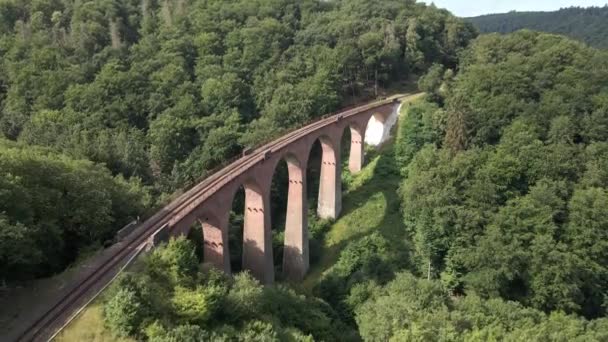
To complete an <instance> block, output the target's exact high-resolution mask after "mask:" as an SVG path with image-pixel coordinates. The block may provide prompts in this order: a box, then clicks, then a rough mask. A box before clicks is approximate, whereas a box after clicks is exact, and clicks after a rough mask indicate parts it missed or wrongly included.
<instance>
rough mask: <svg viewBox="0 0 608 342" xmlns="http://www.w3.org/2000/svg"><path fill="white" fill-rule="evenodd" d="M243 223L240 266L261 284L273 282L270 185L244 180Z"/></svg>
mask: <svg viewBox="0 0 608 342" xmlns="http://www.w3.org/2000/svg"><path fill="white" fill-rule="evenodd" d="M244 187H245V223H244V227H243V264H242V265H243V269H245V270H249V271H250V272H251V274H252V275H253V276H254V277H255V278H256V279H258V280H259V281H260V282H261V283H263V284H272V283H273V282H274V264H273V259H272V232H271V228H270V224H271V222H270V185H269V184H268V186H264V187H260V186H258V185H257V184H253V183H247V184H245V186H244Z"/></svg>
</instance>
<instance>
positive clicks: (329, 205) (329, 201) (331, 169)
mask: <svg viewBox="0 0 608 342" xmlns="http://www.w3.org/2000/svg"><path fill="white" fill-rule="evenodd" d="M319 140H320V141H321V148H322V150H323V156H322V158H321V179H320V182H319V203H318V207H317V214H318V215H319V217H320V218H324V219H334V220H335V219H336V218H338V216H339V215H340V211H341V210H342V175H341V165H340V139H339V138H336V139H334V141H333V142H332V140H331V139H330V138H328V137H322V138H320V139H319Z"/></svg>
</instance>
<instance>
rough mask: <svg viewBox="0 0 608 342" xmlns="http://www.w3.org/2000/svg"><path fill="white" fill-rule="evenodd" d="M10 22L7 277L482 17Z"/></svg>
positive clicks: (402, 65)
mask: <svg viewBox="0 0 608 342" xmlns="http://www.w3.org/2000/svg"><path fill="white" fill-rule="evenodd" d="M0 34H1V36H0V58H1V61H2V62H1V63H0V85H1V86H0V132H1V133H0V139H1V137H4V139H5V140H7V141H6V142H2V143H1V144H0V163H2V165H3V167H2V169H1V170H0V183H1V184H2V187H1V188H0V225H1V226H2V229H1V230H0V270H2V273H1V276H0V278H1V280H4V281H9V282H10V281H14V280H21V279H30V278H32V277H40V276H46V275H49V274H52V273H54V272H57V271H59V270H61V269H62V268H63V267H65V266H66V265H68V264H69V263H70V262H72V261H74V260H75V258H76V257H77V256H78V254H79V253H82V252H83V251H85V250H87V249H91V248H94V247H95V246H99V245H100V244H103V243H105V242H106V241H108V239H111V238H112V234H113V233H114V232H115V231H116V230H118V229H119V228H120V227H122V226H123V225H124V224H126V223H127V222H129V221H130V220H131V219H133V218H135V217H137V216H139V215H141V216H145V212H146V210H147V209H150V208H154V207H155V206H157V205H160V204H162V203H164V202H165V200H166V198H167V197H168V196H169V194H171V193H172V192H174V191H175V190H177V189H180V188H183V187H186V186H188V185H190V184H192V183H193V182H194V181H196V180H197V179H200V178H201V177H204V176H205V175H206V174H207V172H208V171H209V170H211V169H213V168H214V167H216V166H218V165H220V164H221V163H223V162H224V161H225V160H227V159H230V158H231V157H234V156H235V155H238V153H239V152H240V151H241V150H242V149H243V148H244V147H248V146H254V145H256V144H259V143H260V142H263V141H265V140H268V139H271V138H273V137H276V136H278V135H279V134H281V132H283V131H285V130H286V129H289V128H292V127H295V126H300V125H302V124H303V123H305V122H307V121H309V120H311V119H314V118H315V117H318V116H321V115H323V114H326V113H328V112H331V111H333V110H336V109H338V108H340V107H341V106H343V105H344V104H346V103H354V102H358V101H362V100H366V99H369V98H373V97H375V95H376V94H377V93H378V90H379V89H380V88H387V87H390V86H392V85H394V84H397V83H400V82H401V81H403V80H405V79H407V78H408V77H409V76H410V75H413V74H418V73H422V72H424V71H425V70H426V69H427V68H428V66H430V65H431V64H432V63H440V64H443V65H446V67H452V68H453V67H454V66H455V65H456V62H457V54H458V52H459V51H460V50H461V49H462V48H463V47H465V46H466V45H467V43H468V41H470V39H472V38H473V37H474V36H475V35H476V32H475V31H474V29H473V28H472V25H470V24H468V23H465V22H464V21H462V20H460V19H457V18H455V17H454V16H452V15H451V14H450V13H449V12H447V11H445V10H439V9H437V8H435V7H433V6H431V7H429V6H426V5H424V4H418V3H416V2H415V1H413V0H408V1H397V0H383V1H380V0H376V1H368V0H352V1H351V0H349V1H319V0H302V1H300V0H231V1H226V0H0ZM9 141H10V142H9ZM39 147H40V148H39ZM41 148H44V149H41ZM4 165H6V167H4Z"/></svg>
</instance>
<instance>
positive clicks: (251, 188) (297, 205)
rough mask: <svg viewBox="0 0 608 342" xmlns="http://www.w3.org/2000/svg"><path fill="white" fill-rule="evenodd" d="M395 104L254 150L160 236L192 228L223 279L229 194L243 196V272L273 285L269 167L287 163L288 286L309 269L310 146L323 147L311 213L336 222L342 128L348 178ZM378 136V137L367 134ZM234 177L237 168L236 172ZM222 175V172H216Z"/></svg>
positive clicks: (378, 106) (328, 122) (360, 110)
mask: <svg viewBox="0 0 608 342" xmlns="http://www.w3.org/2000/svg"><path fill="white" fill-rule="evenodd" d="M398 107H399V102H398V101H396V100H388V101H381V102H379V103H375V104H372V105H368V106H363V107H359V108H356V109H353V110H349V111H346V112H343V113H339V114H337V115H335V116H333V117H330V118H328V119H326V120H323V121H321V122H319V123H317V124H313V125H310V126H308V127H305V128H304V129H302V130H301V131H296V132H294V133H295V134H288V135H287V136H285V137H283V138H281V139H279V140H278V143H276V144H273V145H272V146H269V147H268V148H265V149H264V150H263V151H259V153H258V155H257V156H256V157H255V158H254V159H253V160H252V162H251V163H249V164H246V165H243V166H239V167H237V169H238V171H237V172H234V173H233V176H231V177H228V178H227V179H225V180H224V181H223V182H221V183H220V184H218V185H217V186H216V187H215V188H214V189H213V190H212V191H209V192H207V193H206V194H204V195H203V196H201V197H200V198H196V199H194V201H192V203H191V204H190V205H188V206H187V207H185V208H183V209H181V210H179V211H177V212H175V214H174V215H173V217H172V218H171V219H170V220H169V224H168V225H167V228H166V229H167V231H166V232H164V233H165V236H179V235H186V234H188V232H189V230H190V229H192V227H197V226H199V227H201V228H202V230H203V236H204V261H205V263H210V264H211V265H213V266H214V267H216V268H218V269H220V270H223V271H224V272H226V273H228V274H229V273H230V271H231V270H230V253H229V251H228V227H229V217H230V211H231V210H232V203H233V198H234V196H235V193H236V192H237V190H238V189H239V188H240V187H243V188H244V190H245V212H244V227H243V256H242V267H243V269H245V270H249V271H250V272H251V273H252V275H253V276H254V277H255V278H257V279H258V280H260V281H261V282H262V283H265V284H270V283H272V282H273V281H274V266H273V256H272V233H271V225H272V222H271V213H270V189H271V184H272V179H273V175H274V174H275V169H276V168H277V165H278V164H279V162H280V161H281V160H284V161H285V162H286V163H287V169H288V173H289V190H288V197H287V213H286V215H285V217H286V222H285V242H284V243H285V244H284V255H283V273H284V275H285V276H286V277H287V278H289V279H291V280H301V279H302V278H303V277H304V275H305V274H306V272H307V271H308V267H309V255H308V225H307V213H308V203H307V198H308V197H307V194H306V188H307V186H306V169H307V165H308V158H309V155H310V151H311V149H312V146H313V144H314V143H315V142H316V141H317V140H318V141H319V142H320V144H321V148H322V158H321V170H320V171H321V175H320V182H319V197H318V208H317V214H318V215H319V217H321V218H329V219H335V218H337V217H338V216H339V214H340V210H341V206H342V183H341V160H340V154H341V153H340V150H341V146H340V144H341V142H342V137H343V134H344V132H345V130H350V135H351V142H350V155H349V160H348V167H349V169H350V171H351V172H352V173H357V172H359V171H360V170H361V168H362V166H363V163H364V139H365V135H366V134H365V133H366V129H367V127H368V123H369V122H370V121H371V122H373V123H374V126H376V130H377V127H378V126H380V128H381V130H382V127H381V126H382V124H383V123H386V122H387V121H388V120H389V117H390V116H391V115H392V114H395V112H396V111H397V109H398ZM374 133H375V134H374V135H379V134H381V133H382V132H374ZM235 171H236V170H235ZM220 172H227V171H225V170H224V171H220Z"/></svg>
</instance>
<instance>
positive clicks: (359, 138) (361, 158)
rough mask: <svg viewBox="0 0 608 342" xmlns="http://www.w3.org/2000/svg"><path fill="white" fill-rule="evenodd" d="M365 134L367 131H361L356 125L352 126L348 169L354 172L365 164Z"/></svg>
mask: <svg viewBox="0 0 608 342" xmlns="http://www.w3.org/2000/svg"><path fill="white" fill-rule="evenodd" d="M363 132H365V130H363ZM364 134H365V133H361V132H360V131H359V130H357V129H356V128H354V127H351V128H350V136H351V142H350V158H349V160H348V169H349V170H350V172H351V173H353V174H355V173H358V172H359V171H361V169H362V168H363V164H364V163H365V151H364V148H365V145H364V144H363V137H364Z"/></svg>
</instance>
